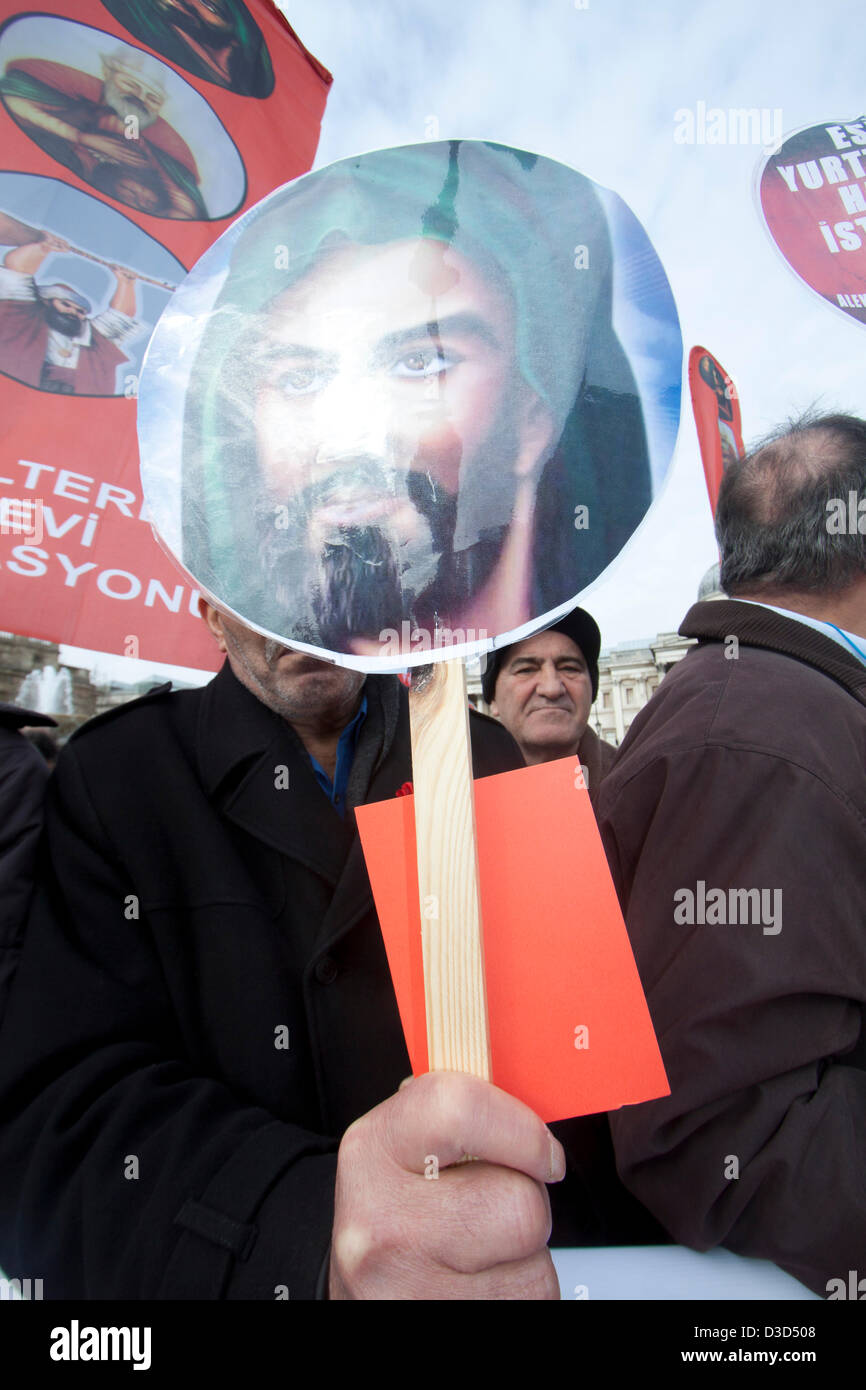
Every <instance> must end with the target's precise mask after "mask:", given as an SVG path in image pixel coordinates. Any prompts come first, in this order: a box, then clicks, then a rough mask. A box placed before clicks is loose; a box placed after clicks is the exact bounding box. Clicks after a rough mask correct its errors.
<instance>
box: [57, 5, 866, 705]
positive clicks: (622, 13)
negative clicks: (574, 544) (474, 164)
mask: <svg viewBox="0 0 866 1390" xmlns="http://www.w3.org/2000/svg"><path fill="white" fill-rule="evenodd" d="M281 8H283V9H284V10H285V13H286V15H287V17H288V19H289V22H290V23H291V24H292V26H293V28H294V29H295V30H296V32H297V34H298V35H299V37H300V38H301V40H302V41H303V42H304V44H305V45H306V46H307V47H308V48H309V49H310V50H311V51H312V52H313V53H314V54H315V55H316V56H317V57H318V58H319V59H320V60H321V61H322V62H323V63H324V64H325V65H326V67H328V68H329V69H330V70H331V72H332V73H333V74H334V85H333V88H332V90H331V94H330V97H329V100H328V106H327V110H326V113H325V118H324V123H323V127H322V137H321V142H320V145H319V153H318V157H317V160H316V167H318V166H320V165H322V164H326V163H329V162H331V161H332V160H335V159H340V158H342V157H344V156H346V155H350V154H356V153H358V152H361V151H364V150H369V149H374V148H377V147H380V146H384V145H396V144H403V143H407V142H411V141H420V140H423V139H424V138H425V136H426V135H427V134H428V131H429V128H430V127H429V124H428V122H429V118H430V117H435V118H436V120H437V121H438V134H439V137H440V138H443V139H447V138H449V137H461V136H462V137H482V138H487V139H494V140H498V141H501V142H503V143H506V144H513V145H516V146H519V147H522V148H524V149H530V150H534V151H536V152H537V153H539V154H544V155H549V156H551V157H553V158H555V159H559V160H562V161H563V162H564V163H567V164H570V165H572V166H573V167H574V168H576V169H578V170H580V171H581V172H582V173H584V174H588V175H589V176H590V177H591V178H593V179H595V180H596V181H597V182H599V183H601V184H604V185H606V186H607V187H609V188H612V189H614V190H615V191H616V192H617V193H619V194H620V196H621V197H623V198H624V199H625V200H626V202H627V203H628V204H629V205H630V207H631V208H632V210H633V211H634V213H635V214H636V215H637V217H638V218H639V219H640V220H641V222H642V223H643V226H644V228H645V229H646V231H647V233H648V234H649V236H650V238H651V240H652V241H653V243H654V245H655V247H656V250H657V251H658V253H659V255H660V257H661V260H662V263H663V265H664V267H665V269H666V271H667V274H668V278H669V280H670V282H671V285H672V288H673V293H674V298H675V300H676V304H677V309H678V311H679V315H680V323H681V327H682V333H683V344H684V349H685V354H684V355H685V356H687V353H688V349H689V348H690V347H691V346H693V345H694V344H696V343H700V344H701V345H702V346H704V347H707V348H709V349H710V350H711V351H712V352H713V353H714V354H715V355H716V356H717V357H718V358H719V359H720V360H721V362H722V363H723V364H724V366H725V367H726V368H727V369H728V371H729V372H730V373H731V375H732V377H733V378H734V381H735V382H736V385H737V387H738V389H739V392H740V397H741V407H742V413H743V427H744V433H745V435H746V439H747V442H748V440H749V439H753V438H755V437H756V436H758V435H760V434H762V433H763V432H765V431H766V430H767V429H769V428H771V427H772V426H773V425H775V424H776V423H778V422H781V421H782V420H784V419H785V418H786V417H787V416H788V415H790V414H791V413H795V412H799V411H800V410H802V409H803V408H805V407H806V406H809V405H812V404H815V403H818V404H819V405H820V406H821V408H823V409H843V410H850V411H854V412H856V413H860V414H862V413H863V412H864V406H866V402H864V385H863V377H864V372H863V367H864V351H866V327H864V326H863V325H860V324H857V323H855V322H854V321H853V320H851V319H848V318H847V317H846V316H845V315H844V314H843V313H842V312H841V311H840V310H836V309H834V308H832V307H830V306H829V305H827V304H825V303H824V302H823V301H822V300H820V299H819V298H818V296H817V295H815V294H814V293H813V292H812V291H810V290H808V289H807V288H806V287H805V286H804V285H803V284H802V283H801V282H800V281H799V280H798V279H797V278H796V277H795V276H794V273H793V272H792V271H791V270H789V269H788V267H787V266H786V265H785V263H784V262H783V261H782V259H781V258H780V255H779V253H778V252H777V250H776V248H775V246H774V245H773V244H772V242H771V241H770V239H769V236H768V234H767V232H766V231H765V229H764V226H763V224H762V221H761V219H760V216H759V212H758V207H757V202H756V198H755V192H754V184H755V172H756V169H757V167H758V165H759V162H760V161H761V158H762V151H761V147H760V145H742V144H735V145H708V144H701V145H699V144H693V145H688V144H682V143H678V142H676V141H675V140H674V131H675V129H676V128H677V122H676V119H675V116H676V113H677V112H678V111H681V110H683V109H689V110H692V111H695V112H696V111H697V109H698V104H699V103H704V104H705V107H706V108H710V107H722V108H724V109H725V110H728V109H730V108H737V107H757V108H763V109H765V110H766V112H767V120H768V123H769V124H770V125H772V124H773V123H775V121H776V120H777V119H778V121H779V122H780V127H781V132H782V133H787V132H790V131H792V130H795V129H797V128H798V127H801V126H806V125H814V124H818V123H823V122H830V121H832V120H837V121H838V120H852V119H854V118H856V117H857V116H860V115H862V114H863V106H864V102H866V87H864V81H863V64H862V50H863V43H862V32H863V10H862V7H861V5H860V4H859V3H857V2H856V0H823V3H822V4H820V5H816V4H814V3H812V0H726V3H725V4H723V5H722V4H720V3H719V2H718V0H693V2H690V0H656V3H653V4H646V3H640V2H639V0H588V4H586V6H585V7H584V6H578V5H576V4H575V3H574V0H468V2H467V0H436V3H435V4H433V3H428V4H424V3H419V2H418V0H411V3H409V2H408V0H363V3H357V0H327V3H324V4H323V3H322V0H289V3H286V4H284V5H282V6H281ZM777 112H779V113H780V115H779V116H778V118H777V116H776V113H777ZM680 124H682V122H680ZM684 367H685V361H684ZM683 402H684V409H683V416H682V421H681V425H680V433H679V440H678V444H677V450H676V454H675V458H674V462H673V465H672V468H671V470H670V473H669V475H668V479H667V482H666V484H665V486H664V489H663V491H662V494H661V496H660V497H659V498H658V500H657V501H656V503H655V505H654V507H653V509H652V510H651V512H650V514H649V516H648V518H647V520H646V521H645V523H644V525H643V527H642V529H641V531H640V533H639V534H638V535H637V536H636V537H635V538H634V539H633V541H632V542H631V544H630V546H629V547H628V549H627V551H626V552H625V553H624V554H623V556H622V557H621V559H620V561H619V562H618V563H617V565H616V566H615V567H614V569H613V570H612V571H610V572H609V575H608V577H607V578H606V579H604V580H603V581H601V582H599V583H598V584H597V585H596V586H595V587H594V589H593V590H592V592H591V593H590V595H589V596H588V597H587V598H586V606H587V607H588V608H590V610H591V611H592V612H593V613H594V615H595V616H596V617H597V619H598V621H599V623H600V625H601V629H602V635H603V639H604V642H605V645H613V644H615V643H617V642H621V641H624V640H628V639H633V638H641V637H650V636H654V635H655V634H656V633H657V632H660V631H667V630H671V629H675V628H676V627H677V626H678V624H679V623H680V621H681V619H682V617H683V615H684V613H685V611H686V609H687V608H688V607H689V605H690V603H691V602H692V601H693V599H694V596H695V591H696V589H697V585H698V583H699V581H700V578H701V576H702V574H703V573H704V571H705V570H706V569H707V567H708V566H709V565H710V564H711V563H712V562H713V560H714V559H715V558H716V552H715V543H714V540H713V534H712V524H711V517H710V511H709V504H708V501H707V497H706V491H705V487H704V482H703V474H702V470H701V465H700V459H699V454H698V446H697V438H696V434H695V426H694V420H693V417H692V414H691V407H690V404H689V397H688V390H687V386H686V383H685V377H684V380H683ZM66 650H67V651H69V652H70V653H71V649H66ZM127 665H128V666H129V668H130V675H129V676H128V678H129V679H134V678H136V674H137V673H135V674H133V673H132V668H133V666H138V665H140V664H139V663H127Z"/></svg>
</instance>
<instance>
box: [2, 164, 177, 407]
mask: <svg viewBox="0 0 866 1390" xmlns="http://www.w3.org/2000/svg"><path fill="white" fill-rule="evenodd" d="M151 248H153V250H154V252H155V254H151ZM142 253H144V254H142ZM142 260H143V261H145V262H146V263H147V265H148V267H149V272H150V273H148V271H146V270H144V269H142V268H140V267H139V268H138V269H136V268H135V263H136V262H137V261H142ZM129 261H132V263H133V264H132V265H130V264H129ZM154 271H156V272H157V273H156V274H154ZM166 272H168V273H169V274H170V275H171V277H172V278H171V279H170V280H165V279H164V278H162V277H164V275H165V274H166ZM182 274H183V267H182V266H180V265H179V264H178V262H176V261H175V260H174V258H173V257H170V256H169V255H168V254H167V253H166V252H165V251H163V250H162V248H161V247H159V248H158V247H156V243H153V242H151V240H150V238H149V237H146V236H145V235H144V233H143V232H141V231H140V230H139V229H138V228H135V229H132V228H131V226H130V225H129V224H128V223H127V222H126V219H124V218H122V217H121V216H120V215H119V214H118V213H116V212H114V211H112V210H111V209H110V208H107V207H105V206H104V205H103V204H102V203H99V202H97V201H96V200H95V199H93V198H90V197H88V196H87V195H86V194H84V193H80V192H78V191H77V190H75V189H72V188H69V187H68V186H67V185H66V184H63V183H60V182H59V180H54V179H46V178H39V177H36V176H34V175H27V174H17V173H11V172H6V173H0V372H2V373H3V374H4V375H5V376H9V377H12V378H13V380H15V381H20V382H23V383H24V385H26V386H33V387H35V388H37V389H38V390H40V391H49V392H52V393H54V394H59V395H69V396H115V395H123V394H130V391H129V389H128V383H129V382H130V381H132V382H133V383H134V382H135V381H136V380H137V374H138V369H139V366H140V362H141V356H142V354H143V352H144V347H145V345H146V343H147V339H148V337H149V335H150V333H151V330H152V328H153V324H154V323H155V322H156V319H157V318H158V317H159V314H160V313H161V312H162V309H163V308H164V307H165V304H166V302H167V300H168V296H169V293H170V288H171V286H172V285H173V284H175V283H176V282H177V280H179V279H180V278H181V276H182Z"/></svg>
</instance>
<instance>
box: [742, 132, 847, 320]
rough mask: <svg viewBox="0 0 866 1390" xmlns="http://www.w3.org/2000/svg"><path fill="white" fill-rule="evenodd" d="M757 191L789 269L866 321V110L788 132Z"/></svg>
mask: <svg viewBox="0 0 866 1390" xmlns="http://www.w3.org/2000/svg"><path fill="white" fill-rule="evenodd" d="M758 194H759V197H760V202H761V210H762V212H763V215H764V220H765V222H766V224H767V229H768V231H769V233H770V235H771V237H772V238H773V240H774V242H775V243H776V245H777V247H778V248H779V250H780V251H781V253H782V255H783V256H784V257H785V260H786V261H787V262H788V264H789V265H790V267H791V269H792V270H793V271H794V272H795V273H796V274H797V275H798V276H799V277H800V279H801V280H803V281H805V283H806V284H807V285H808V286H809V288H810V289H812V290H814V291H815V292H816V294H819V295H821V297H822V299H826V300H827V302H828V303H829V304H832V305H834V306H835V307H836V308H837V309H841V311H842V313H843V314H847V315H848V316H849V317H850V318H853V319H856V320H857V321H858V322H859V323H866V117H860V119H858V120H855V121H830V122H828V123H827V124H826V125H815V126H809V127H808V128H807V129H805V130H798V131H796V132H795V133H794V134H793V135H789V136H787V138H786V139H785V140H784V142H783V144H782V146H781V148H780V149H779V150H777V151H776V152H775V153H774V154H771V155H770V156H769V157H768V158H767V160H766V161H765V162H764V164H763V166H762V167H761V169H760V172H759V175H758Z"/></svg>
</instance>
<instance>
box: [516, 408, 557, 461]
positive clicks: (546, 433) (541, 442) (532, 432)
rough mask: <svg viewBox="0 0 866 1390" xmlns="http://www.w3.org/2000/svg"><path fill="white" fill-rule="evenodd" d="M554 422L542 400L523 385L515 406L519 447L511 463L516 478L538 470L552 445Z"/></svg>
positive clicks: (552, 447)
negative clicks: (521, 396) (512, 463)
mask: <svg viewBox="0 0 866 1390" xmlns="http://www.w3.org/2000/svg"><path fill="white" fill-rule="evenodd" d="M554 430H555V424H554V419H553V415H552V414H551V411H550V407H549V406H548V404H547V402H546V401H543V400H542V399H541V397H540V396H538V395H536V393H535V392H534V391H533V390H532V388H531V387H530V386H525V388H524V393H523V399H522V401H521V402H520V404H519V405H518V425H517V435H518V439H519V440H520V446H519V448H518V451H517V460H516V462H515V465H514V476H515V477H516V478H531V477H532V475H533V474H534V473H536V472H540V470H541V468H543V466H544V464H545V463H547V460H548V459H549V458H550V456H551V454H552V453H553V450H554V447H555V445H556V437H555V435H554Z"/></svg>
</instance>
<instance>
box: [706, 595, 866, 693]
mask: <svg viewBox="0 0 866 1390" xmlns="http://www.w3.org/2000/svg"><path fill="white" fill-rule="evenodd" d="M680 636H681V637H697V639H698V641H699V642H706V641H710V642H724V641H725V639H726V638H728V637H736V638H737V640H738V641H740V642H742V643H744V645H745V646H748V647H766V648H768V649H769V650H770V651H774V652H781V653H782V654H783V655H785V656H792V657H794V658H795V660H797V661H804V662H806V663H807V664H808V665H809V666H814V667H815V668H816V669H817V670H819V671H823V672H824V674H825V675H827V676H830V677H831V678H832V679H833V680H834V681H837V682H838V684H839V685H842V686H844V687H845V689H846V690H847V691H849V693H850V694H851V695H853V696H854V698H855V700H859V701H860V703H861V704H863V705H866V666H864V665H863V663H862V662H861V661H858V660H857V658H856V656H851V655H849V654H848V652H846V651H845V648H844V647H842V646H840V645H839V643H838V642H834V641H833V639H832V638H830V637H825V636H824V634H823V633H822V632H817V631H816V630H815V629H814V628H811V627H809V626H808V625H807V624H806V623H798V622H797V620H796V619H795V618H783V617H782V615H781V613H773V612H772V611H771V610H770V609H769V608H763V607H760V606H756V605H755V604H752V603H738V602H737V600H736V599H712V600H710V601H708V602H704V603H695V604H693V605H692V607H691V608H690V609H689V611H688V613H687V614H686V616H685V618H684V619H683V621H682V623H681V625H680Z"/></svg>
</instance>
